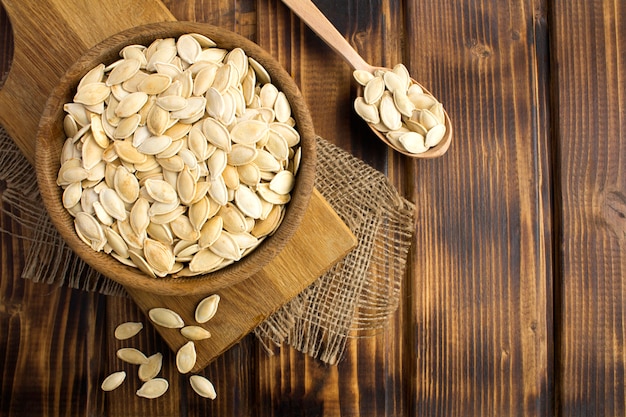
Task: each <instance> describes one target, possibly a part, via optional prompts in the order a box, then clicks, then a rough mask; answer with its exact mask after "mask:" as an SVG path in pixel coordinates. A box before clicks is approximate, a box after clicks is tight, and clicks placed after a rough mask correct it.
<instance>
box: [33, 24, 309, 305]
mask: <svg viewBox="0 0 626 417" xmlns="http://www.w3.org/2000/svg"><path fill="white" fill-rule="evenodd" d="M192 32H196V33H200V34H203V35H205V36H208V37H209V38H211V39H212V40H214V41H215V42H216V43H217V44H218V47H221V48H224V49H229V50H231V49H234V48H235V47H240V48H242V49H243V50H244V51H245V52H246V54H248V56H251V57H252V58H254V59H255V60H257V61H258V62H259V63H260V64H261V65H263V67H265V69H266V70H267V71H268V72H269V73H270V75H271V77H272V83H273V84H275V85H276V86H277V87H278V88H279V90H281V91H283V92H284V93H285V95H286V96H287V98H288V100H289V102H290V104H291V107H292V115H293V117H294V119H295V120H296V126H297V128H298V131H299V133H300V135H301V147H302V161H301V165H300V168H299V171H298V175H297V176H296V185H295V187H294V190H293V191H292V196H291V201H290V202H289V203H288V205H287V207H286V211H285V215H284V218H283V221H282V223H281V225H280V226H279V228H278V229H277V230H276V232H275V233H274V234H273V235H272V236H269V237H268V238H266V239H265V240H264V241H263V242H262V243H261V244H260V245H259V246H258V247H257V248H256V249H255V250H254V251H253V252H251V253H250V254H248V255H247V256H245V257H244V258H242V259H241V260H239V261H237V262H235V263H233V264H231V265H230V266H227V267H225V268H223V269H221V270H219V271H216V272H212V273H209V274H205V275H200V276H196V277H188V278H187V277H185V278H172V277H165V278H157V279H155V278H151V277H149V276H147V275H145V274H143V273H142V272H141V271H139V270H138V269H135V268H132V267H129V266H126V265H123V264H122V263H120V262H118V261H117V260H115V259H114V258H113V257H111V256H110V255H108V254H105V253H103V252H95V251H93V250H92V249H91V248H90V247H89V246H87V245H86V244H85V243H84V242H82V241H81V240H80V239H79V237H78V236H77V235H76V232H75V231H74V227H73V218H72V217H71V215H70V214H69V213H68V212H67V210H65V208H64V207H63V205H62V202H61V195H62V192H61V188H60V187H58V186H57V184H56V177H57V172H58V169H59V166H60V149H61V145H62V141H60V142H58V143H57V144H56V145H55V144H54V143H52V142H53V141H54V140H55V138H58V134H59V133H60V132H62V130H59V127H60V125H62V117H61V115H62V114H63V109H62V106H63V104H64V103H65V102H67V99H68V98H71V97H72V96H73V95H70V93H71V92H72V91H75V88H76V85H77V84H78V80H79V79H80V78H81V77H82V75H84V74H85V73H86V72H87V71H88V70H89V69H91V68H92V67H93V66H95V65H97V64H98V63H100V62H105V63H107V62H112V61H113V60H114V59H116V58H117V57H118V55H117V54H118V53H119V51H120V50H121V48H122V47H124V46H126V45H131V44H138V43H139V44H144V45H147V44H148V43H149V42H151V41H152V40H154V39H158V38H165V37H175V38H176V37H178V36H180V35H182V34H185V33H192ZM90 64H92V65H90ZM55 132H59V133H55ZM63 139H65V137H64V136H63ZM56 140H57V141H59V139H56ZM315 148H316V135H315V131H314V128H313V122H312V119H311V116H310V113H309V110H308V107H307V105H306V102H305V100H304V98H303V97H302V94H301V92H300V90H299V88H298V87H297V85H296V83H295V81H294V80H293V78H292V77H291V76H290V75H289V73H287V71H286V70H285V69H284V68H283V67H282V66H281V65H280V64H279V63H278V62H277V61H276V59H275V58H274V57H272V56H271V55H270V54H269V53H268V52H267V51H265V50H264V49H262V48H261V47H260V46H259V45H257V44H256V43H254V42H252V41H251V40H249V39H247V38H245V37H243V36H241V35H239V34H237V33H234V32H232V31H230V30H228V29H224V28H219V27H216V26H213V25H211V24H208V23H197V22H185V21H175V22H160V23H151V24H147V25H142V26H137V27H134V28H131V29H128V30H125V31H122V32H119V33H117V34H115V35H113V36H111V37H109V38H107V39H105V40H104V41H102V42H100V43H99V44H97V45H96V46H94V47H92V48H90V49H89V50H88V51H86V52H85V53H84V54H83V55H82V56H81V57H80V58H79V59H78V60H77V61H76V62H75V63H74V64H72V65H71V66H70V67H69V68H68V69H67V71H66V72H65V74H64V75H63V76H62V77H61V79H60V81H59V83H58V84H57V86H56V87H55V88H54V90H53V91H52V93H51V94H50V96H49V98H48V100H47V102H46V105H45V108H44V111H43V114H42V117H41V121H40V124H39V129H38V133H37V137H36V152H35V161H36V167H37V169H36V171H37V181H38V186H39V189H40V192H41V195H42V199H43V202H44V206H45V207H46V209H47V211H48V213H49V214H50V217H51V220H52V222H53V224H54V225H55V227H56V229H57V230H58V231H59V233H60V234H61V236H62V237H63V239H64V241H65V242H66V243H67V244H68V246H69V247H70V248H71V249H72V250H73V251H74V252H75V253H76V254H77V255H78V256H79V257H80V258H81V259H82V260H84V261H85V262H86V263H87V264H89V265H90V266H91V267H92V268H94V269H96V270H97V271H98V272H100V273H101V274H103V275H104V276H106V277H108V278H110V279H112V280H114V281H116V282H118V283H119V284H121V285H122V286H124V287H126V288H132V289H135V290H142V291H147V292H151V293H155V294H160V295H196V294H208V293H211V292H215V291H217V290H219V289H221V288H225V287H229V286H231V285H235V284H238V283H240V282H241V281H243V280H245V279H247V278H249V277H251V276H253V275H254V274H256V273H258V272H259V271H260V270H261V269H262V268H263V267H264V266H266V265H267V264H268V263H269V262H270V261H271V260H272V259H274V258H275V257H276V255H278V253H279V252H280V251H281V250H282V249H283V248H284V247H285V245H286V244H287V242H288V241H289V239H290V238H291V237H292V236H293V234H294V233H295V231H296V229H297V228H298V226H299V224H300V223H301V221H302V218H303V217H304V214H305V212H306V209H307V207H308V204H309V200H310V197H311V194H312V192H313V188H314V179H315V164H316V149H315ZM55 161H56V163H55ZM294 267H296V266H294ZM157 281H158V282H157ZM155 284H158V285H155Z"/></svg>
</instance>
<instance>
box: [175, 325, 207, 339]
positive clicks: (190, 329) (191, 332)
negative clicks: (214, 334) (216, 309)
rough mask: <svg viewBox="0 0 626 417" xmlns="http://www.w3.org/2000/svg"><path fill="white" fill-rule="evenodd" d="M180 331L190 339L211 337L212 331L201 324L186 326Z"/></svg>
mask: <svg viewBox="0 0 626 417" xmlns="http://www.w3.org/2000/svg"><path fill="white" fill-rule="evenodd" d="M180 333H181V334H182V335H183V336H184V337H186V338H187V339H189V340H204V339H208V338H209V337H211V332H209V331H208V330H206V329H204V328H202V327H200V326H185V327H183V328H182V329H180Z"/></svg>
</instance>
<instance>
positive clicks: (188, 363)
mask: <svg viewBox="0 0 626 417" xmlns="http://www.w3.org/2000/svg"><path fill="white" fill-rule="evenodd" d="M196 358H197V355H196V345H195V344H194V342H193V341H192V340H190V341H189V342H187V343H185V344H184V345H183V346H182V347H181V348H180V349H178V352H176V368H178V372H180V373H181V374H186V373H188V372H189V371H191V370H192V369H193V367H194V366H195V365H196Z"/></svg>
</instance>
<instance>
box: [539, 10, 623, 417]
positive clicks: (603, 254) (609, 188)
mask: <svg viewBox="0 0 626 417" xmlns="http://www.w3.org/2000/svg"><path fill="white" fill-rule="evenodd" d="M557 11H558V13H557ZM550 17H551V21H552V22H553V25H552V28H551V32H550V36H551V39H552V45H553V52H554V53H553V54H552V57H553V61H552V64H553V65H552V67H553V68H554V77H555V79H556V80H557V81H558V84H557V85H558V87H559V88H554V89H553V91H552V93H553V100H554V109H555V111H554V120H555V126H556V127H557V130H556V131H555V133H554V136H555V138H554V139H555V142H556V144H557V146H558V152H557V155H556V161H555V162H556V164H557V166H558V168H559V169H558V176H559V178H558V180H559V181H558V184H559V186H558V188H557V189H556V190H555V192H556V198H557V201H558V214H559V216H560V218H561V222H560V228H561V230H560V234H561V245H560V246H559V247H558V256H559V259H558V263H559V265H560V274H559V276H558V277H556V281H555V288H556V290H557V294H556V300H557V304H556V307H557V309H556V313H555V314H556V317H555V318H556V320H557V321H558V323H559V326H558V333H557V334H556V347H557V350H556V354H557V358H558V359H557V362H556V366H557V369H556V378H557V385H556V386H557V390H556V394H557V398H558V399H559V408H558V412H559V414H560V415H562V416H583V415H606V416H618V415H624V414H626V406H625V403H624V394H625V392H624V384H625V375H624V374H625V370H626V369H625V368H626V367H625V363H626V355H625V352H624V344H625V341H626V329H625V328H624V305H626V303H625V301H626V300H625V295H626V294H625V291H624V288H625V287H624V284H625V281H624V277H625V271H626V256H625V255H624V248H625V245H624V244H625V242H626V241H625V240H624V238H625V236H626V235H625V234H624V232H625V231H626V228H625V223H624V218H625V217H626V198H625V196H626V176H625V173H624V166H625V160H626V147H625V144H624V141H623V134H624V131H625V129H626V119H625V113H624V106H626V99H625V97H624V94H623V93H624V82H625V80H626V67H625V66H624V64H625V62H624V40H625V39H626V9H625V8H624V4H623V2H620V1H599V2H592V3H585V2H566V1H555V2H554V5H553V6H552V14H551V16H550Z"/></svg>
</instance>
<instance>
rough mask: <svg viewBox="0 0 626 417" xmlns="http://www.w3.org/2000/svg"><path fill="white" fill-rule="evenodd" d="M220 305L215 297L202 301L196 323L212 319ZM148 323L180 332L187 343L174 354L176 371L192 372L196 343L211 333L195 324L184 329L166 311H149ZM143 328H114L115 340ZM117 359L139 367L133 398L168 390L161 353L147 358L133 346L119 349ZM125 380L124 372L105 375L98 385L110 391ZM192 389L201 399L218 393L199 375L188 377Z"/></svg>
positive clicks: (126, 325)
mask: <svg viewBox="0 0 626 417" xmlns="http://www.w3.org/2000/svg"><path fill="white" fill-rule="evenodd" d="M219 302H220V296H219V295H217V294H213V295H210V296H208V297H206V298H204V299H203V300H202V301H200V303H198V305H197V306H196V310H195V319H196V322H197V324H204V323H206V322H208V321H209V320H210V319H212V318H213V316H215V313H216V312H217V308H218V305H219ZM148 316H149V317H150V320H151V321H152V322H153V323H154V324H156V325H158V326H162V327H166V328H169V329H180V333H181V334H182V335H183V336H184V337H185V338H186V339H187V342H186V343H185V344H184V345H183V346H182V347H181V348H180V349H179V350H178V352H177V353H176V368H177V369H178V372H180V373H181V374H187V373H189V372H191V371H192V369H193V368H194V366H195V365H196V359H197V355H196V345H195V343H194V342H195V341H198V340H204V339H207V338H209V337H211V333H210V332H209V331H208V330H206V329H205V328H203V327H201V326H197V325H189V326H186V325H185V322H184V320H183V319H182V317H181V316H180V314H178V313H176V312H175V311H172V310H170V309H167V308H161V307H157V308H153V309H151V310H150V311H149V312H148ZM142 329H143V323H141V322H126V323H122V324H120V325H118V326H117V327H116V328H115V338H116V339H117V340H127V339H130V338H132V337H134V336H136V335H137V334H138V333H139V332H140V331H141V330H142ZM116 355H117V357H118V358H119V359H121V360H122V361H124V362H126V363H130V364H133V365H139V368H138V370H137V376H138V377H139V379H140V380H141V381H142V382H143V384H142V385H141V387H140V388H139V389H138V390H137V392H136V395H137V396H139V397H143V398H148V399H154V398H158V397H160V396H162V395H163V394H165V393H166V392H167V390H168V389H169V382H168V381H167V379H165V378H159V377H158V375H159V373H160V372H161V368H162V366H163V354H161V353H160V352H157V353H155V354H154V355H151V356H149V357H148V356H146V355H145V354H144V353H143V352H141V351H140V350H138V349H135V348H132V347H125V348H120V349H118V350H117V353H116ZM125 380H126V371H116V372H113V373H111V374H110V375H108V376H107V377H106V378H104V380H103V381H102V384H101V389H102V390H103V391H113V390H114V389H116V388H118V387H119V386H121V385H122V383H123V382H124V381H125ZM189 384H190V385H191V388H192V389H193V390H194V391H195V392H196V394H198V395H200V396H201V397H204V398H209V399H212V400H213V399H215V398H216V397H217V394H216V392H215V387H214V386H213V384H212V383H211V381H209V380H208V379H207V378H205V377H204V376H202V375H191V376H190V377H189Z"/></svg>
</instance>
